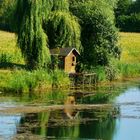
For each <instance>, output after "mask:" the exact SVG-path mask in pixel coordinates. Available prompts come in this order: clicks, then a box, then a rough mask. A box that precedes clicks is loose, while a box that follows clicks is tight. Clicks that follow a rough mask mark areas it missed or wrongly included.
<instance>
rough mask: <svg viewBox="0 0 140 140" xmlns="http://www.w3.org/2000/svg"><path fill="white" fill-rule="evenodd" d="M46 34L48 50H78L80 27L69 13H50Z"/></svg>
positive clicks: (79, 45)
mask: <svg viewBox="0 0 140 140" xmlns="http://www.w3.org/2000/svg"><path fill="white" fill-rule="evenodd" d="M47 34H48V38H49V47H50V48H56V47H60V48H61V47H62V48H64V47H69V46H74V47H76V48H77V49H78V50H80V47H81V42H80V35H81V32H80V25H79V24H78V20H77V18H76V17H74V16H72V15H71V14H70V13H69V12H62V11H55V12H52V13H51V15H50V18H49V20H48V27H47Z"/></svg>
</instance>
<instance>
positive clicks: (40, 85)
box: [8, 70, 52, 93]
mask: <svg viewBox="0 0 140 140" xmlns="http://www.w3.org/2000/svg"><path fill="white" fill-rule="evenodd" d="M8 84H9V90H12V91H14V92H18V93H21V92H29V91H34V90H45V89H46V88H51V84H52V81H51V77H50V75H49V74H48V72H47V71H44V70H37V71H33V72H28V71H15V72H14V73H12V74H11V78H10V80H9V81H8Z"/></svg>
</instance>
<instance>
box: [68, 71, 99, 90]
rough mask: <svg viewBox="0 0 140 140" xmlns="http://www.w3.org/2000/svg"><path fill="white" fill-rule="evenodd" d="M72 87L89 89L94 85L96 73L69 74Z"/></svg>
mask: <svg viewBox="0 0 140 140" xmlns="http://www.w3.org/2000/svg"><path fill="white" fill-rule="evenodd" d="M69 77H70V80H71V86H72V87H81V86H83V87H85V86H86V87H87V86H88V87H91V86H93V85H95V84H96V82H97V81H96V80H97V75H96V73H71V74H69Z"/></svg>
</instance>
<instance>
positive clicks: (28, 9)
mask: <svg viewBox="0 0 140 140" xmlns="http://www.w3.org/2000/svg"><path fill="white" fill-rule="evenodd" d="M41 10H42V1H41V0H35V1H30V0H26V1H24V0H20V1H18V2H17V10H16V16H17V19H18V22H17V27H18V29H17V34H18V43H19V46H20V48H21V51H22V54H23V56H24V57H25V60H26V63H27V66H28V67H29V68H30V69H37V68H42V67H46V66H47V64H48V63H49V62H50V54H49V50H48V48H47V36H46V34H45V33H44V31H43V28H42V11H41Z"/></svg>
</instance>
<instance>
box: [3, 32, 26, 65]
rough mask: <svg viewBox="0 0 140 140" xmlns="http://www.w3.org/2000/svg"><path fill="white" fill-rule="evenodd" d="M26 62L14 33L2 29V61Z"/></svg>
mask: <svg viewBox="0 0 140 140" xmlns="http://www.w3.org/2000/svg"><path fill="white" fill-rule="evenodd" d="M1 62H6V63H16V64H25V63H24V59H23V57H22V54H21V51H20V49H19V48H18V47H17V44H16V35H15V34H14V33H9V32H4V31H0V63H1Z"/></svg>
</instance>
